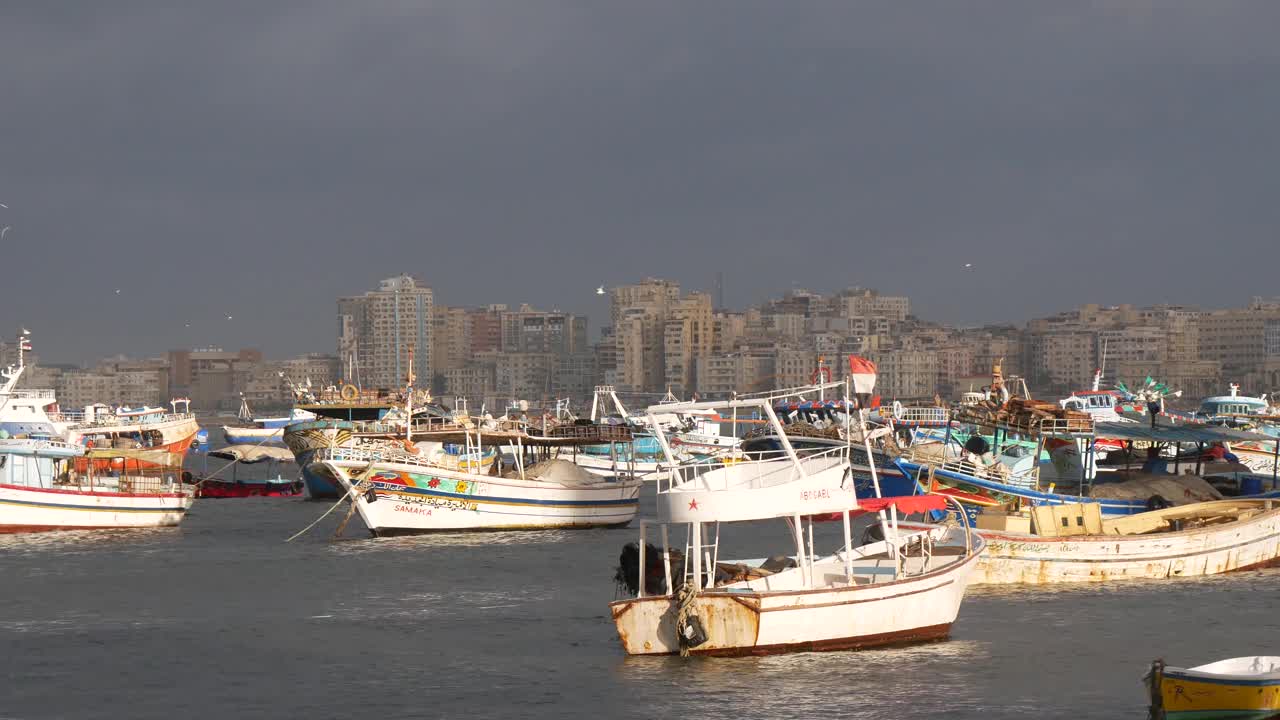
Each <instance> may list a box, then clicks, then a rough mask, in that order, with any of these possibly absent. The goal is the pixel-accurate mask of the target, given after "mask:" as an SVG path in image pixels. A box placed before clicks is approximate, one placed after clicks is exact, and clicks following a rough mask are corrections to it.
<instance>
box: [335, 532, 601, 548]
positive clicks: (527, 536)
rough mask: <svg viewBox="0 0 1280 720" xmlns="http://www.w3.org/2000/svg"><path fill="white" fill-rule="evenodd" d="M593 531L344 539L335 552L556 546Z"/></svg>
mask: <svg viewBox="0 0 1280 720" xmlns="http://www.w3.org/2000/svg"><path fill="white" fill-rule="evenodd" d="M348 532H350V530H348ZM581 532H590V531H589V530H514V531H508V532H496V531H495V532H439V533H424V534H422V535H399V536H393V537H380V538H375V537H358V538H357V537H342V538H338V539H335V540H334V542H333V543H332V545H331V550H332V551H333V552H337V553H344V554H361V553H371V552H404V551H412V550H431V549H435V548H453V547H493V546H503V545H522V546H524V545H556V544H559V543H562V542H564V541H565V539H566V537H568V536H569V535H571V534H573V533H581Z"/></svg>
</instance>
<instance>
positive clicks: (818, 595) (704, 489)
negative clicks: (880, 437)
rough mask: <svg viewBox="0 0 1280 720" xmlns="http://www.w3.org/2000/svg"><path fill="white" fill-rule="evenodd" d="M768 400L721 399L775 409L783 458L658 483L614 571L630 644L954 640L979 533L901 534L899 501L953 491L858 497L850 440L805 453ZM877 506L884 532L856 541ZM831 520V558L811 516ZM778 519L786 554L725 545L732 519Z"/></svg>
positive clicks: (617, 616) (734, 649)
mask: <svg viewBox="0 0 1280 720" xmlns="http://www.w3.org/2000/svg"><path fill="white" fill-rule="evenodd" d="M773 400H774V399H771V398H762V399H747V400H735V401H725V403H720V404H719V405H728V406H732V407H736V408H738V409H744V410H749V409H757V410H759V411H760V412H761V414H762V415H765V416H767V417H768V418H769V421H770V425H771V426H772V430H773V434H774V435H776V436H777V437H778V438H779V441H780V443H781V444H782V446H783V448H784V450H785V453H786V456H785V457H782V458H770V459H760V460H752V459H746V458H743V459H738V460H736V461H734V462H731V463H724V462H716V461H714V460H713V461H704V462H698V463H693V464H686V465H680V466H677V467H676V468H675V470H674V471H673V473H672V475H671V478H670V479H669V480H663V481H659V483H658V516H659V520H658V521H657V522H656V523H653V522H650V521H641V525H640V538H639V542H638V544H636V545H633V546H628V548H624V550H623V554H622V556H621V558H620V566H619V568H618V574H617V579H618V580H619V581H620V582H621V583H622V584H623V585H624V586H626V588H627V590H628V591H629V592H630V593H632V594H633V595H634V596H633V597H630V598H628V599H624V600H618V601H615V602H613V603H611V604H610V612H611V615H612V617H613V621H614V624H615V625H616V627H617V630H618V637H619V639H620V640H621V642H622V646H623V648H624V649H625V651H626V652H627V653H628V654H631V655H662V654H675V653H679V654H681V655H759V654H767V653H781V652H798V651H820V650H848V649H856V648H863V647H873V646H877V645H887V644H900V643H910V642H924V641H930V640H939V639H942V638H945V637H946V636H947V635H948V633H949V632H950V628H951V624H952V622H953V621H954V620H955V618H956V615H957V613H958V612H959V608H960V602H961V600H962V599H963V597H964V591H965V587H966V580H967V577H968V575H969V573H970V572H972V570H973V568H974V566H975V564H976V560H977V557H978V555H979V553H980V552H981V550H982V541H981V540H980V539H976V538H971V537H970V535H969V534H968V533H967V532H965V531H964V530H962V529H961V528H958V527H933V528H928V529H924V530H919V531H913V532H909V533H899V532H897V513H898V505H899V504H900V503H906V504H908V505H910V506H911V507H910V508H904V509H903V511H904V512H910V511H916V510H924V509H931V508H932V509H937V508H941V507H942V506H943V503H945V502H946V501H945V500H944V499H943V498H940V497H928V496H917V497H908V498H881V499H872V500H867V501H864V502H863V503H862V504H861V505H860V504H859V500H858V498H857V496H856V493H855V492H854V489H853V485H852V483H850V482H848V473H849V456H848V449H849V447H850V445H849V444H848V443H846V444H845V445H843V446H842V447H835V448H832V449H830V450H828V451H827V452H822V453H815V454H806V455H803V456H802V455H800V454H798V453H796V452H795V450H794V448H793V447H792V446H791V445H790V443H789V442H788V441H787V440H786V438H787V435H786V432H785V431H784V430H783V428H782V427H781V424H780V423H779V422H778V419H777V416H776V415H774V414H773V410H772V408H771V407H770V405H771V403H772V402H773ZM716 405H717V403H689V404H687V405H682V406H678V408H677V409H681V410H698V409H704V408H711V407H715V406H716ZM666 449H667V451H668V457H671V456H670V448H669V446H667V448H666ZM671 459H672V460H674V458H671ZM873 510H874V511H878V512H880V527H881V529H882V532H883V534H884V538H885V539H883V540H878V541H873V542H870V543H865V544H863V543H859V544H855V543H854V542H853V539H852V537H851V530H850V517H851V516H852V515H856V514H858V513H859V512H865V511H873ZM832 516H835V517H838V518H840V519H842V520H843V523H844V543H843V547H842V548H840V549H838V550H836V551H835V552H834V553H831V554H822V553H819V552H818V550H817V548H816V547H815V546H814V541H813V523H814V521H815V519H817V518H822V519H828V518H830V517H832ZM777 519H782V520H783V521H784V522H785V523H786V524H787V525H788V530H789V534H790V536H791V537H792V538H793V539H794V546H793V548H792V550H791V552H790V553H787V554H785V555H778V556H774V557H770V558H758V559H749V560H728V559H725V558H724V557H723V556H722V555H721V554H720V541H721V526H722V525H723V524H728V523H738V522H749V521H758V520H777ZM806 520H807V523H806ZM806 524H807V533H806ZM670 525H677V526H684V527H685V533H684V535H685V541H684V549H683V551H680V550H676V549H674V548H672V547H671V545H670V542H669V540H670V534H669V526H670ZM650 528H653V529H655V530H658V536H659V537H660V540H659V542H660V543H661V546H660V547H658V546H654V545H651V544H649V539H650V538H652V537H653V536H652V535H650V534H649V532H650ZM970 540H972V543H971V542H970Z"/></svg>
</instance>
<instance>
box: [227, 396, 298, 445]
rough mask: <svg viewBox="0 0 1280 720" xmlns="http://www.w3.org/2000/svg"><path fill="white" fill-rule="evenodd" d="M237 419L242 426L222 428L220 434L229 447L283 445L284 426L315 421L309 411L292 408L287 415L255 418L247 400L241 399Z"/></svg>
mask: <svg viewBox="0 0 1280 720" xmlns="http://www.w3.org/2000/svg"><path fill="white" fill-rule="evenodd" d="M238 417H239V418H240V421H241V422H242V423H244V424H243V425H223V426H222V434H223V436H224V437H226V439H227V442H228V443H229V444H231V445H257V444H260V443H275V444H283V443H284V429H285V427H286V426H288V425H292V424H294V423H300V422H306V421H308V420H315V419H316V414H315V413H313V412H311V411H309V410H303V409H301V408H293V409H292V410H290V411H289V414H288V415H283V416H277V417H255V416H254V415H253V413H252V411H250V409H249V402H248V400H246V399H245V398H243V397H242V398H240V412H239V414H238Z"/></svg>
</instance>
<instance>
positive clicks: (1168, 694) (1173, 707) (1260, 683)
mask: <svg viewBox="0 0 1280 720" xmlns="http://www.w3.org/2000/svg"><path fill="white" fill-rule="evenodd" d="M1143 680H1144V681H1145V682H1146V683H1147V690H1148V691H1149V693H1150V696H1151V708H1150V717H1151V718H1152V720H1211V719H1217V718H1232V720H1238V719H1242V718H1250V719H1258V720H1260V719H1261V718H1276V717H1280V657H1268V656H1260V655H1259V656H1250V657H1238V658H1231V659H1230V660H1219V661H1218V662H1215V663H1209V664H1208V665H1200V666H1197V667H1193V668H1177V667H1167V666H1166V665H1165V664H1164V661H1163V660H1156V661H1155V662H1154V663H1152V664H1151V669H1150V670H1149V671H1147V674H1146V675H1145V676H1143Z"/></svg>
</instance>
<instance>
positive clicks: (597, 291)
mask: <svg viewBox="0 0 1280 720" xmlns="http://www.w3.org/2000/svg"><path fill="white" fill-rule="evenodd" d="M596 294H597V295H603V294H604V286H603V285H601V286H600V287H598V288H596Z"/></svg>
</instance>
